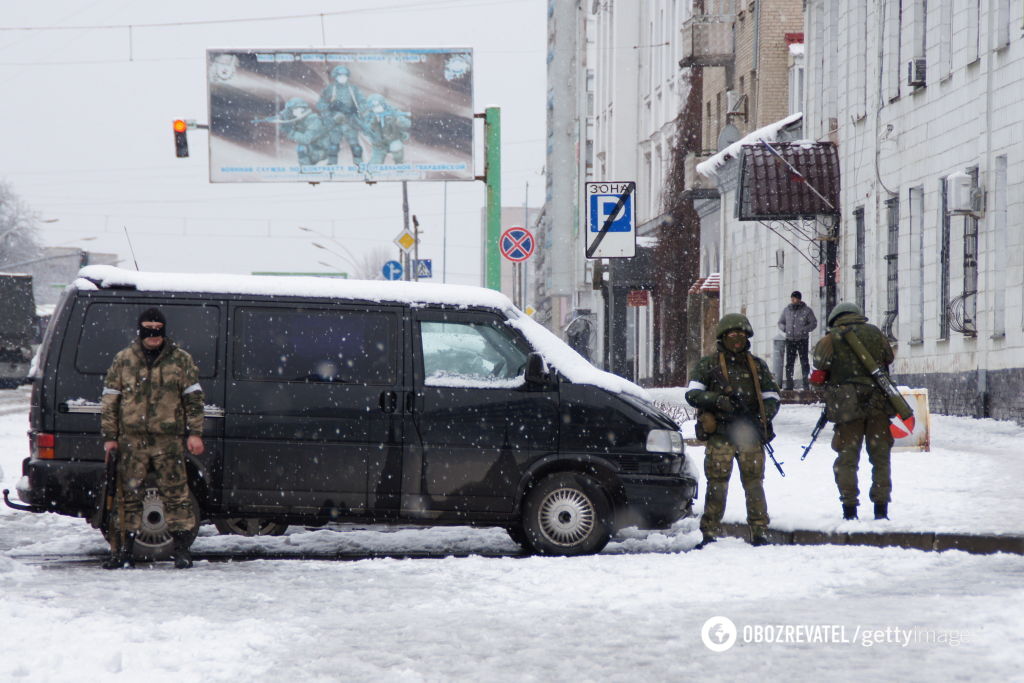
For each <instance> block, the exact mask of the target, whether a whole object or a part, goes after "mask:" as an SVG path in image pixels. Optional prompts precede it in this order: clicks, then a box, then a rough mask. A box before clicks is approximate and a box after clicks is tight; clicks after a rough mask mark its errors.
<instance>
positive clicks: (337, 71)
mask: <svg viewBox="0 0 1024 683" xmlns="http://www.w3.org/2000/svg"><path fill="white" fill-rule="evenodd" d="M350 73H352V72H351V71H349V70H348V67H347V66H341V65H338V66H336V67H334V68H333V69H331V78H337V77H338V76H341V75H343V74H344V75H345V76H348V75H349V74H350Z"/></svg>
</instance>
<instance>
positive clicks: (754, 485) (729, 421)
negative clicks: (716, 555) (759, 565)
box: [686, 318, 780, 538]
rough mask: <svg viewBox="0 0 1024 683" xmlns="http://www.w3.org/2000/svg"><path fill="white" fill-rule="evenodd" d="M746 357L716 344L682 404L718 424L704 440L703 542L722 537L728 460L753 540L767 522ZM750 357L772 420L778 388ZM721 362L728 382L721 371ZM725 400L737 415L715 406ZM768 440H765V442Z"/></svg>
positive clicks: (698, 368)
mask: <svg viewBox="0 0 1024 683" xmlns="http://www.w3.org/2000/svg"><path fill="white" fill-rule="evenodd" d="M723 320H724V318H723ZM745 320H746V319H745V318H744V321H745ZM748 328H749V324H748ZM720 336H721V335H720ZM748 355H750V352H749V350H744V351H742V352H740V353H731V352H730V351H728V350H727V349H726V348H725V346H723V344H722V341H721V338H720V339H719V341H718V353H714V354H712V355H710V356H705V357H703V358H701V359H700V361H699V362H698V363H697V366H696V368H694V371H693V374H692V376H691V379H690V383H689V385H688V386H687V392H686V401H687V402H688V403H689V404H690V405H692V406H694V407H696V408H699V409H700V410H701V411H702V412H706V413H710V414H711V415H713V416H714V418H715V422H716V423H717V426H716V429H715V431H714V432H713V433H711V434H710V435H708V437H707V445H706V446H705V449H704V474H705V475H706V476H707V491H706V493H705V497H704V514H703V516H701V519H700V530H701V531H702V532H703V533H704V536H705V538H707V537H712V538H713V537H715V536H717V535H718V534H719V533H720V532H721V522H722V515H723V514H724V513H725V503H726V496H727V494H728V492H729V477H730V476H731V474H732V461H733V459H735V460H737V461H738V462H739V470H740V481H741V482H742V483H743V490H744V492H745V493H746V503H747V524H748V525H750V529H751V533H752V535H753V536H755V537H756V536H758V535H762V534H764V533H765V530H766V529H767V527H768V523H769V521H770V519H769V517H768V503H767V501H766V500H765V495H764V463H765V453H764V448H763V447H762V442H761V435H760V432H759V429H760V427H759V422H758V418H759V415H760V406H759V405H758V401H757V396H756V394H755V389H754V380H753V376H752V375H751V371H750V365H749V363H748V361H747V356H748ZM750 357H751V358H752V359H753V361H754V367H755V368H756V369H757V374H758V379H759V381H760V384H761V398H762V399H763V401H764V407H765V415H766V416H767V418H768V419H769V420H771V419H772V418H774V417H775V415H776V414H777V413H778V412H779V405H780V397H779V386H778V384H776V382H775V379H774V378H773V377H772V373H771V371H770V370H769V369H768V365H767V364H766V363H765V362H764V361H763V360H761V359H760V358H758V357H756V356H753V355H750ZM722 361H724V363H725V369H726V372H727V373H728V379H726V377H725V375H724V374H723V372H722V369H721V367H720V364H721V362H722ZM730 394H731V395H732V396H733V397H734V399H735V401H736V402H737V403H738V404H739V406H738V408H739V410H734V411H731V412H726V411H723V410H721V409H720V408H719V406H718V405H717V403H718V399H719V397H721V396H723V395H730ZM771 436H772V435H771V434H769V438H771Z"/></svg>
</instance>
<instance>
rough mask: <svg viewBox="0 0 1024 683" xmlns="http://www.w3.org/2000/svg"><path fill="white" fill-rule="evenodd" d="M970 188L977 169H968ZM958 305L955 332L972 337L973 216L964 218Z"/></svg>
mask: <svg viewBox="0 0 1024 683" xmlns="http://www.w3.org/2000/svg"><path fill="white" fill-rule="evenodd" d="M967 174H968V175H969V176H971V181H972V182H971V186H972V187H977V186H978V168H977V167H974V168H971V169H968V171H967ZM960 297H961V301H960V302H959V305H957V306H954V307H953V308H954V313H955V314H958V316H959V320H954V321H953V322H954V323H958V325H957V327H958V329H957V331H958V332H962V333H963V334H965V335H967V336H969V337H974V336H977V334H978V219H977V218H976V217H974V216H965V217H964V291H963V294H961V295H960Z"/></svg>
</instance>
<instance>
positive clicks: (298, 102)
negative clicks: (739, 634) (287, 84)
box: [284, 97, 309, 109]
mask: <svg viewBox="0 0 1024 683" xmlns="http://www.w3.org/2000/svg"><path fill="white" fill-rule="evenodd" d="M298 107H305V108H306V109H309V102H307V101H306V100H304V99H302V98H301V97H293V98H291V99H290V100H288V101H287V102H285V103H284V108H285V109H296V108H298Z"/></svg>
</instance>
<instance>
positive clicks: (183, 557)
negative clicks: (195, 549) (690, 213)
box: [171, 531, 192, 569]
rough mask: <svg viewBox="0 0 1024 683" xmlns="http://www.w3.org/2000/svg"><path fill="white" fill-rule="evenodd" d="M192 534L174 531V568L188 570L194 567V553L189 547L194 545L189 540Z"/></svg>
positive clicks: (172, 535)
mask: <svg viewBox="0 0 1024 683" xmlns="http://www.w3.org/2000/svg"><path fill="white" fill-rule="evenodd" d="M189 536H191V534H189V532H187V531H172V532H171V538H173V539H174V568H175V569H188V568H190V567H191V566H192V553H190V552H189V550H188V547H189V546H190V545H191V544H192V541H191V539H190V538H189Z"/></svg>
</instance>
